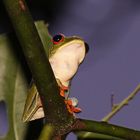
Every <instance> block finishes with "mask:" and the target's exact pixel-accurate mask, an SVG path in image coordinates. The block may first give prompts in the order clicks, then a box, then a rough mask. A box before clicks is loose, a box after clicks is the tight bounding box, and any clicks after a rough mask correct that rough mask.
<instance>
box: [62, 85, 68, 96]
mask: <svg viewBox="0 0 140 140" xmlns="http://www.w3.org/2000/svg"><path fill="white" fill-rule="evenodd" d="M68 89H69V87H66V86H61V87H60V95H61V96H62V97H65V92H66V91H68Z"/></svg>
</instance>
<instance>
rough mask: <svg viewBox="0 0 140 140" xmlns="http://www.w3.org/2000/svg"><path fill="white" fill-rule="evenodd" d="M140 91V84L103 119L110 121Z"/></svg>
mask: <svg viewBox="0 0 140 140" xmlns="http://www.w3.org/2000/svg"><path fill="white" fill-rule="evenodd" d="M139 91H140V84H139V85H138V86H137V87H136V88H135V90H134V91H133V92H132V93H131V94H130V95H129V96H128V97H127V98H125V99H124V100H123V101H122V102H121V103H119V104H118V105H117V106H116V107H115V108H114V109H113V110H112V111H111V112H110V113H109V114H108V115H107V116H105V117H104V118H103V119H102V121H104V122H108V121H109V120H110V119H111V118H112V117H113V116H114V115H115V114H116V113H117V112H118V111H120V110H121V109H122V108H123V107H124V106H125V105H128V103H129V102H130V101H131V100H132V99H133V98H134V96H135V95H136V94H137V93H138V92H139Z"/></svg>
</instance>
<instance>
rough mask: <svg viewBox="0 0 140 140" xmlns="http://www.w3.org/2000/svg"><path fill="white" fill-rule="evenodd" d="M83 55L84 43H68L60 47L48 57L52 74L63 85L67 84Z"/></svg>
mask: <svg viewBox="0 0 140 140" xmlns="http://www.w3.org/2000/svg"><path fill="white" fill-rule="evenodd" d="M84 56H85V47H84V45H80V46H78V45H75V46H74V45H69V46H67V47H64V48H60V49H59V50H58V51H57V52H56V53H55V54H54V55H53V56H52V57H51V58H50V59H49V61H50V64H51V67H52V69H53V72H54V75H55V77H56V78H58V79H59V80H60V81H61V82H62V84H63V85H65V86H68V85H69V81H70V80H71V78H72V77H73V76H74V75H75V73H76V72H77V69H78V66H79V64H80V63H81V62H82V60H83V59H84Z"/></svg>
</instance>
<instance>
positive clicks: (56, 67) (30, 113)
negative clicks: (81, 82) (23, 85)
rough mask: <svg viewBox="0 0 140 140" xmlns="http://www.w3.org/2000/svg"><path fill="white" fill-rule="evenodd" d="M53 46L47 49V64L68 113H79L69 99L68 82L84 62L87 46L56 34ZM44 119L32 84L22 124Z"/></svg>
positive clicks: (75, 103) (73, 99)
mask: <svg viewBox="0 0 140 140" xmlns="http://www.w3.org/2000/svg"><path fill="white" fill-rule="evenodd" d="M52 41H53V46H52V47H50V48H49V55H48V57H49V62H50V64H51V67H52V70H53V72H54V75H55V78H56V81H57V83H58V86H59V87H60V95H61V96H62V97H64V102H65V104H66V106H67V109H68V111H69V112H70V113H77V112H80V111H81V109H80V108H78V107H76V106H77V104H78V100H77V99H76V98H74V97H73V98H69V87H70V81H71V79H72V78H73V76H74V75H75V74H76V72H77V70H78V67H79V65H80V64H81V62H82V61H83V60H84V58H85V55H86V53H87V51H88V45H87V44H86V43H85V42H84V41H83V39H81V38H79V37H77V36H72V37H65V36H64V35H63V34H57V35H55V36H54V37H53V39H52ZM43 117H44V111H43V107H42V104H41V100H40V97H39V93H38V91H37V88H36V86H35V84H34V83H32V86H31V88H30V89H29V93H28V96H27V99H26V103H25V107H24V112H23V117H22V120H23V121H24V122H26V121H31V120H35V119H39V118H43Z"/></svg>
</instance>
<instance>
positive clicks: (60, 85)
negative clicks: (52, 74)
mask: <svg viewBox="0 0 140 140" xmlns="http://www.w3.org/2000/svg"><path fill="white" fill-rule="evenodd" d="M56 81H57V84H58V86H59V87H60V95H61V96H62V97H65V93H66V92H67V91H68V90H69V87H66V86H64V85H63V84H62V83H61V81H60V80H59V79H58V78H57V79H56Z"/></svg>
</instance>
